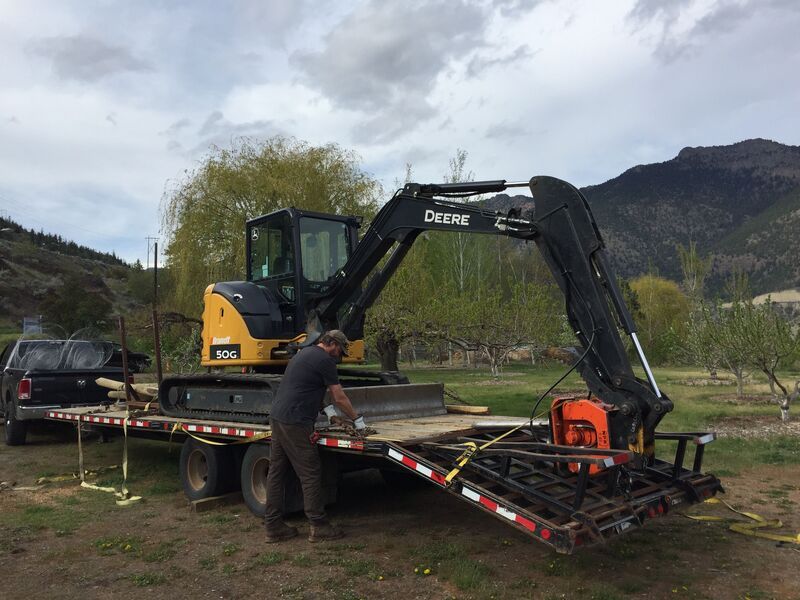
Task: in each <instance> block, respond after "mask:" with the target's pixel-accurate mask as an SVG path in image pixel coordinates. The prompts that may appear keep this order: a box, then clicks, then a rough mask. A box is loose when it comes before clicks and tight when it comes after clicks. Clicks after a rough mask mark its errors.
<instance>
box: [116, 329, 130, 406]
mask: <svg viewBox="0 0 800 600" xmlns="http://www.w3.org/2000/svg"><path fill="white" fill-rule="evenodd" d="M118 319H119V338H120V343H121V345H122V377H123V379H124V380H125V401H126V402H130V401H131V383H130V381H129V377H130V371H129V370H128V342H127V336H126V335H125V318H124V317H123V316H122V315H120V316H119V317H118Z"/></svg>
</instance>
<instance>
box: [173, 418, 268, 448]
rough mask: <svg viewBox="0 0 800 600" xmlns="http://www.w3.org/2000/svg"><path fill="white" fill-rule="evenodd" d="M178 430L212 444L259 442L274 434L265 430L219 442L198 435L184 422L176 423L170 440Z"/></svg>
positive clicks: (231, 444)
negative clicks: (249, 435)
mask: <svg viewBox="0 0 800 600" xmlns="http://www.w3.org/2000/svg"><path fill="white" fill-rule="evenodd" d="M176 431H180V432H181V433H185V434H186V435H188V436H189V437H190V438H194V439H196V440H197V441H198V442H202V443H204V444H209V445H211V446H233V445H236V444H249V443H251V442H257V441H258V440H264V439H267V438H269V437H270V436H271V435H272V433H271V432H269V431H264V432H262V433H258V434H256V435H254V436H251V437H247V438H243V439H241V440H234V441H232V442H219V441H217V440H211V439H209V438H204V437H202V436H199V435H197V434H195V433H192V432H191V431H189V429H188V428H187V427H186V425H184V424H183V423H175V424H174V425H173V426H172V430H171V431H170V432H169V439H170V442H172V435H173V434H174V433H175V432H176Z"/></svg>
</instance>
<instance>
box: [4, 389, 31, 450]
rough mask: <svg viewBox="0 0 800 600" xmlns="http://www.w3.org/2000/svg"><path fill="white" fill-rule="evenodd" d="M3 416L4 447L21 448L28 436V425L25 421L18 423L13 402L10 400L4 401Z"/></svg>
mask: <svg viewBox="0 0 800 600" xmlns="http://www.w3.org/2000/svg"><path fill="white" fill-rule="evenodd" d="M5 416H6V445H8V446H22V445H23V444H24V443H25V438H26V437H27V435H28V423H27V421H20V420H18V419H17V411H16V407H15V406H14V401H13V400H11V399H8V400H6V407H5Z"/></svg>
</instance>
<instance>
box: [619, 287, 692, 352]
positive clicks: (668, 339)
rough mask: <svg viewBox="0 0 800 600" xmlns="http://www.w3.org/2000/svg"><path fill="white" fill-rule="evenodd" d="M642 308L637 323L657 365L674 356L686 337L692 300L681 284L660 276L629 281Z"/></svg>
mask: <svg viewBox="0 0 800 600" xmlns="http://www.w3.org/2000/svg"><path fill="white" fill-rule="evenodd" d="M630 287H631V290H633V292H634V293H635V294H636V300H637V303H638V306H639V310H638V315H636V324H637V326H638V332H639V335H640V338H641V341H642V345H643V346H644V348H645V350H646V351H647V353H648V356H650V358H651V360H652V361H653V362H654V363H659V362H665V361H668V360H670V359H672V358H674V357H675V354H676V353H677V351H678V348H679V342H680V340H681V339H683V337H684V336H685V334H686V320H687V316H688V314H689V309H690V305H689V300H688V299H687V297H686V295H685V294H684V293H683V292H682V291H681V289H680V288H679V287H678V284H677V283H675V282H674V281H670V280H669V279H664V278H663V277H659V276H657V275H653V274H648V275H642V276H640V277H637V278H636V279H633V280H632V281H631V282H630Z"/></svg>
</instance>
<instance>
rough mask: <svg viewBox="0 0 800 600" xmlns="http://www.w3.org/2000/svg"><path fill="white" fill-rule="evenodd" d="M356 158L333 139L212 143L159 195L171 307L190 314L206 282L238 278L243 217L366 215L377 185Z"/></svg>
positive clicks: (196, 307)
mask: <svg viewBox="0 0 800 600" xmlns="http://www.w3.org/2000/svg"><path fill="white" fill-rule="evenodd" d="M358 162H359V161H358V157H357V156H356V155H355V154H354V153H353V152H351V151H348V150H344V149H342V148H341V147H340V146H337V145H335V144H328V145H326V146H311V145H310V144H308V143H306V142H302V141H299V140H295V139H291V138H284V137H273V138H270V139H267V140H264V141H255V140H251V139H248V138H239V139H237V140H235V141H234V142H233V143H232V146H231V147H230V148H218V147H213V148H212V149H211V151H210V153H209V155H208V156H207V157H206V158H205V159H204V160H203V161H202V163H201V164H200V166H199V167H197V169H195V170H194V171H191V172H188V173H187V174H186V176H185V177H184V179H183V180H181V181H179V182H177V183H176V184H175V185H174V187H173V188H172V189H170V190H169V191H167V192H166V193H165V195H164V198H163V201H162V221H163V228H164V230H165V233H166V236H167V249H166V255H167V261H168V266H170V267H171V268H172V270H173V273H174V274H175V292H174V299H173V302H172V305H173V308H175V309H176V310H179V311H180V312H183V313H185V314H189V315H192V314H198V313H199V312H200V306H201V300H202V296H203V290H204V289H205V287H206V286H207V285H208V284H209V283H213V282H214V281H225V280H232V279H242V278H243V277H244V273H245V235H244V231H245V221H247V220H248V219H251V218H254V217H256V216H259V215H262V214H265V213H268V212H271V211H273V210H277V209H279V208H285V207H288V206H295V207H297V208H303V209H307V210H315V211H320V212H331V213H338V214H355V215H364V216H366V217H371V216H372V215H373V214H374V212H375V210H376V209H377V205H378V199H379V198H380V195H381V188H380V185H379V184H378V182H377V181H375V180H374V179H373V178H372V177H370V176H369V175H368V174H366V173H365V172H363V171H362V170H361V168H360V167H359V164H358Z"/></svg>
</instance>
